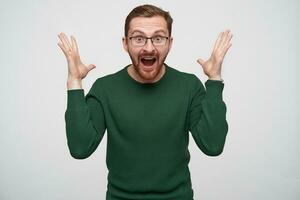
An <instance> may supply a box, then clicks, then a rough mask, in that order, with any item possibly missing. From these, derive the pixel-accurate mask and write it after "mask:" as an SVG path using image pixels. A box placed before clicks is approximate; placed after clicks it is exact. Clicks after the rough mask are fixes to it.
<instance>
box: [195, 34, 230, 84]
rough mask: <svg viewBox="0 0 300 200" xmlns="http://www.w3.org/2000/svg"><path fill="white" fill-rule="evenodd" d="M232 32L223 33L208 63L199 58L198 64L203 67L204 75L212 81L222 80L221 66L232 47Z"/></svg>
mask: <svg viewBox="0 0 300 200" xmlns="http://www.w3.org/2000/svg"><path fill="white" fill-rule="evenodd" d="M232 36H233V35H232V34H231V33H230V30H229V29H227V30H226V31H224V32H221V33H220V34H219V36H218V38H217V40H216V42H215V45H214V49H213V52H212V54H211V56H210V58H209V59H208V60H206V61H204V60H203V59H201V58H199V59H198V60H197V62H198V63H199V64H200V65H201V66H202V68H203V71H204V73H205V74H206V75H207V76H208V77H209V79H212V80H220V79H221V66H222V62H223V59H224V57H225V55H226V53H227V51H228V49H229V48H230V47H231V43H230V40H231V38H232Z"/></svg>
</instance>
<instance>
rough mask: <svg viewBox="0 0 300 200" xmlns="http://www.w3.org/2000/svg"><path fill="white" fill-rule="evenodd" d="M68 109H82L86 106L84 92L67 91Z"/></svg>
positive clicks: (78, 90)
mask: <svg viewBox="0 0 300 200" xmlns="http://www.w3.org/2000/svg"><path fill="white" fill-rule="evenodd" d="M67 96H68V97H67V99H68V102H67V109H76V108H82V107H84V106H85V98H84V90H83V89H75V90H67Z"/></svg>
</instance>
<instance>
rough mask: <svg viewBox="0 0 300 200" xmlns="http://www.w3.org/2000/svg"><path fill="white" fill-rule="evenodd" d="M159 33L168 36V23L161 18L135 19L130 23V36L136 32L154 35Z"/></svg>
mask: <svg viewBox="0 0 300 200" xmlns="http://www.w3.org/2000/svg"><path fill="white" fill-rule="evenodd" d="M158 31H161V32H164V33H165V34H168V27H167V22H166V20H165V19H164V18H163V17H161V16H154V17H135V18H133V19H132V20H131V21H130V23H129V30H128V33H129V34H132V33H134V32H142V33H145V34H153V33H154V32H158Z"/></svg>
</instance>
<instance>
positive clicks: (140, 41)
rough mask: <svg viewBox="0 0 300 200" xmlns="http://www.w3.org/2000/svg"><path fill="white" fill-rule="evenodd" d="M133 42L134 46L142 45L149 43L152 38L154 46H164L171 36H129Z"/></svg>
mask: <svg viewBox="0 0 300 200" xmlns="http://www.w3.org/2000/svg"><path fill="white" fill-rule="evenodd" d="M129 39H130V41H131V44H132V45H133V46H137V47H142V46H144V45H145V44H146V43H147V40H148V39H150V40H151V42H152V44H153V45H154V46H163V45H165V44H166V42H167V40H168V39H169V37H166V36H154V37H144V36H134V37H129Z"/></svg>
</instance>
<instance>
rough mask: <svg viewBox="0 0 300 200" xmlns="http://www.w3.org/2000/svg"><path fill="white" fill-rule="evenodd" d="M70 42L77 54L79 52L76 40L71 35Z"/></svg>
mask: <svg viewBox="0 0 300 200" xmlns="http://www.w3.org/2000/svg"><path fill="white" fill-rule="evenodd" d="M71 41H72V47H73V49H74V51H75V52H76V53H78V54H79V52H78V45H77V42H76V39H75V37H74V36H72V35H71Z"/></svg>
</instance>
